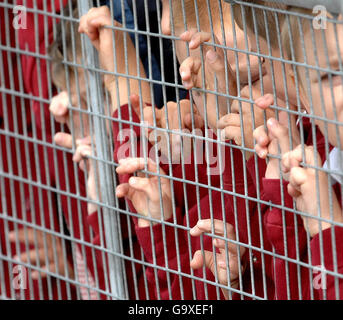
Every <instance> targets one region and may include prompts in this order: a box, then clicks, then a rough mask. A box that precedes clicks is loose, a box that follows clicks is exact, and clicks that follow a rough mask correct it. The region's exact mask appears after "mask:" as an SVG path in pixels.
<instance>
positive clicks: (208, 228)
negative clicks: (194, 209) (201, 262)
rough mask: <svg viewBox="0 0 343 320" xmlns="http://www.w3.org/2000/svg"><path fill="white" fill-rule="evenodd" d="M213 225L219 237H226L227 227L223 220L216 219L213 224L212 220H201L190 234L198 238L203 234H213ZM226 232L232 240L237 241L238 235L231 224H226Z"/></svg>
mask: <svg viewBox="0 0 343 320" xmlns="http://www.w3.org/2000/svg"><path fill="white" fill-rule="evenodd" d="M212 225H213V227H214V233H215V234H216V235H219V236H224V232H225V226H224V222H223V221H221V220H217V219H214V220H213V223H212V220H211V219H205V220H199V221H198V222H197V224H196V225H195V226H194V227H193V228H192V229H191V230H190V234H191V236H193V237H198V236H200V235H202V234H203V233H205V232H206V233H212ZM226 232H227V236H228V237H229V238H230V239H235V238H236V234H235V231H234V229H233V226H232V225H230V224H228V223H227V224H226Z"/></svg>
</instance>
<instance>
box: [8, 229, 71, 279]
mask: <svg viewBox="0 0 343 320" xmlns="http://www.w3.org/2000/svg"><path fill="white" fill-rule="evenodd" d="M8 238H9V240H10V242H12V243H22V244H24V245H26V244H27V245H28V246H33V247H34V249H30V250H28V251H26V250H25V251H24V252H22V253H21V254H20V256H16V257H14V260H17V261H18V262H19V263H29V264H31V265H33V266H38V262H39V263H40V265H39V266H40V268H41V269H43V270H46V271H49V272H52V273H55V274H58V275H60V276H66V272H68V276H69V279H74V271H73V268H72V267H71V266H70V264H69V263H68V261H67V260H65V259H64V258H63V252H64V248H63V245H62V241H61V239H60V238H58V237H56V236H53V235H51V234H49V233H44V232H42V231H39V230H34V229H31V228H26V229H19V230H18V232H16V231H11V232H10V233H9V235H8ZM45 244H46V246H45ZM55 249H56V251H55ZM55 253H56V255H55ZM47 263H49V265H47ZM65 263H66V264H67V265H65ZM31 277H32V279H33V280H38V279H39V277H42V278H46V277H47V274H46V273H45V272H43V271H38V270H34V271H32V273H31Z"/></svg>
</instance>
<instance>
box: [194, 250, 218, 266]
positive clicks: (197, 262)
mask: <svg viewBox="0 0 343 320" xmlns="http://www.w3.org/2000/svg"><path fill="white" fill-rule="evenodd" d="M190 266H191V268H192V269H193V270H198V269H200V268H202V267H203V266H206V267H208V268H209V269H210V270H211V271H212V270H214V268H213V267H214V259H213V253H212V252H210V251H204V255H203V254H202V252H201V251H200V250H198V251H196V252H195V253H194V255H193V259H192V260H191V263H190Z"/></svg>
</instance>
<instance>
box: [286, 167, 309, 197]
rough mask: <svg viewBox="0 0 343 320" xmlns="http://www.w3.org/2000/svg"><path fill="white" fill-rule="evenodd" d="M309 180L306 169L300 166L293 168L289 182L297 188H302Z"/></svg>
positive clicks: (298, 189)
mask: <svg viewBox="0 0 343 320" xmlns="http://www.w3.org/2000/svg"><path fill="white" fill-rule="evenodd" d="M307 180H308V175H307V173H306V169H304V168H300V167H294V168H292V169H291V172H290V176H289V183H290V184H291V186H292V187H293V188H294V189H295V190H297V191H300V190H301V186H302V185H303V184H304V183H305V182H306V181H307Z"/></svg>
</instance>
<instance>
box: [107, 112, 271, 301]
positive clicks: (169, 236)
mask: <svg viewBox="0 0 343 320" xmlns="http://www.w3.org/2000/svg"><path fill="white" fill-rule="evenodd" d="M119 112H120V116H119ZM130 114H131V115H130ZM113 117H114V118H115V119H120V120H118V121H116V120H114V122H113V134H114V141H115V154H114V159H115V161H118V158H119V157H120V158H122V157H128V156H134V155H135V153H134V152H131V153H130V151H131V147H130V145H131V142H132V139H131V138H130V132H131V130H132V131H134V133H135V136H136V137H137V141H136V142H137V150H136V156H143V154H142V153H141V152H140V147H141V141H140V134H141V133H140V128H139V126H135V125H129V124H127V123H125V121H131V122H133V123H139V122H140V121H139V119H138V117H137V116H136V114H135V113H134V111H131V112H130V110H129V107H128V105H125V106H122V107H121V108H120V110H118V111H117V112H115V114H114V115H113ZM121 120H122V121H124V122H122V123H121V129H122V130H123V131H122V132H124V133H125V134H127V135H128V136H127V137H126V138H125V139H123V140H120V139H118V137H120V135H119V132H120V121H121ZM214 145H215V144H214V143H213V144H212V146H214ZM150 148H151V145H148V146H147V150H148V151H149V150H150ZM214 149H216V148H214ZM123 150H124V152H122V151H123ZM118 154H119V155H120V156H118ZM214 155H215V156H216V152H214ZM232 155H233V158H232V157H231V153H230V148H225V153H223V156H225V157H224V158H223V162H222V163H223V164H225V170H224V173H223V174H222V176H223V184H224V188H225V190H227V191H229V192H230V191H234V192H235V193H236V194H237V195H238V196H235V197H234V196H232V195H230V194H223V193H222V192H221V190H220V174H219V173H218V174H217V175H212V176H210V180H211V186H212V187H215V188H218V190H212V191H209V189H208V187H207V185H208V180H207V179H208V175H207V164H206V162H205V163H204V164H197V165H196V166H195V164H194V163H195V162H194V160H193V159H192V161H190V162H187V163H189V164H185V165H184V173H185V176H184V178H185V179H186V180H187V181H186V182H184V183H183V182H180V181H178V179H181V178H182V177H183V174H182V165H181V164H174V165H172V166H171V168H170V167H169V166H168V165H165V164H163V163H162V164H161V168H162V169H163V170H164V171H165V172H166V174H167V175H169V174H170V175H171V176H172V177H173V178H174V179H176V180H175V181H174V191H175V196H174V199H175V211H174V216H173V218H171V219H170V220H169V221H166V222H167V223H175V224H176V226H171V225H168V224H163V223H161V224H156V225H154V226H153V227H152V233H151V232H150V231H151V230H150V227H148V228H140V227H138V225H137V218H136V217H134V218H133V221H134V223H135V226H136V233H137V237H138V240H139V243H140V245H141V247H142V249H143V251H144V255H145V258H146V260H147V261H148V262H149V263H151V264H152V265H157V266H158V267H157V268H154V267H153V266H149V267H148V268H147V271H146V275H147V279H148V284H149V286H152V287H153V288H154V290H155V297H154V298H156V299H158V298H160V299H218V298H222V294H221V292H220V290H219V291H218V294H217V291H216V287H215V286H214V285H213V284H211V282H212V283H213V282H214V280H215V279H214V276H213V275H212V273H211V272H210V271H207V272H206V275H203V273H202V270H201V271H195V272H192V271H191V270H190V264H189V263H190V260H191V257H192V256H193V254H194V253H195V251H196V250H199V249H200V248H201V243H203V248H204V249H205V250H212V238H211V237H209V236H204V237H203V239H201V238H200V237H194V238H192V237H190V236H189V228H192V227H193V226H194V225H195V224H196V223H197V221H198V220H199V219H206V218H210V217H212V218H214V219H221V220H224V219H225V220H226V221H227V222H229V223H231V224H233V225H236V222H237V229H238V230H239V232H238V235H239V241H241V242H244V243H249V241H250V244H251V245H253V246H256V247H257V248H259V247H260V243H259V242H260V240H259V232H258V229H259V228H258V215H257V210H256V208H257V207H256V203H255V202H254V201H249V200H245V198H244V196H245V193H246V196H249V197H252V198H254V197H255V184H254V183H253V182H254V181H253V180H252V178H251V176H250V174H249V172H247V174H246V181H247V183H246V184H245V183H244V181H245V179H244V169H243V159H242V154H241V151H239V150H238V149H235V148H232ZM201 156H203V155H201ZM232 163H233V164H234V168H235V170H234V174H233V173H232V171H231V164H232ZM195 169H196V170H197V176H198V183H200V184H202V186H200V187H199V195H198V197H197V188H196V186H194V182H195V181H197V180H196V178H195V177H196V172H195ZM171 170H172V173H171ZM233 175H234V176H233ZM129 178H130V177H129V176H119V179H120V182H121V183H124V182H127V181H128V179H129ZM186 199H187V201H185V200H186ZM211 204H212V205H211ZM211 207H212V210H211ZM187 208H188V209H187ZM130 209H131V211H132V212H135V209H134V208H133V206H132V205H131V204H130ZM246 209H248V211H247V210H246ZM234 212H238V214H237V216H236V217H235V214H234ZM246 212H249V215H247V214H246ZM224 217H225V218H224ZM248 217H249V219H248ZM248 221H249V222H250V223H249V225H250V229H251V230H250V234H251V235H252V236H251V238H250V239H249V237H248V234H249V232H248V227H247V225H248V223H247V222H248ZM152 238H153V239H152ZM248 255H249V253H248ZM253 255H256V256H257V257H258V256H259V253H258V252H254V251H253V252H252V254H251V256H253ZM254 260H255V261H256V263H255V264H254V263H252V264H251V266H252V268H251V269H249V272H246V273H245V275H244V277H243V288H240V289H241V290H244V291H245V292H249V291H250V292H253V293H254V294H259V295H260V296H262V295H263V294H262V292H261V281H262V269H261V265H260V261H261V260H259V259H254ZM267 264H268V263H267ZM164 267H167V268H168V271H167V272H166V271H165V270H163V269H162V268H164ZM267 268H269V267H268V265H267ZM180 272H181V273H182V274H181V275H179V273H180ZM250 275H253V276H254V279H255V280H254V281H251V280H250V279H251V278H250ZM192 276H196V277H200V278H201V280H194V281H193V280H192ZM202 279H203V280H202ZM204 280H205V281H204ZM251 283H253V284H254V285H255V291H253V290H252V285H251ZM267 283H268V288H269V289H268V290H267V291H269V290H272V291H273V288H272V287H270V286H269V283H270V280H269V279H267ZM158 292H159V294H158Z"/></svg>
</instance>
